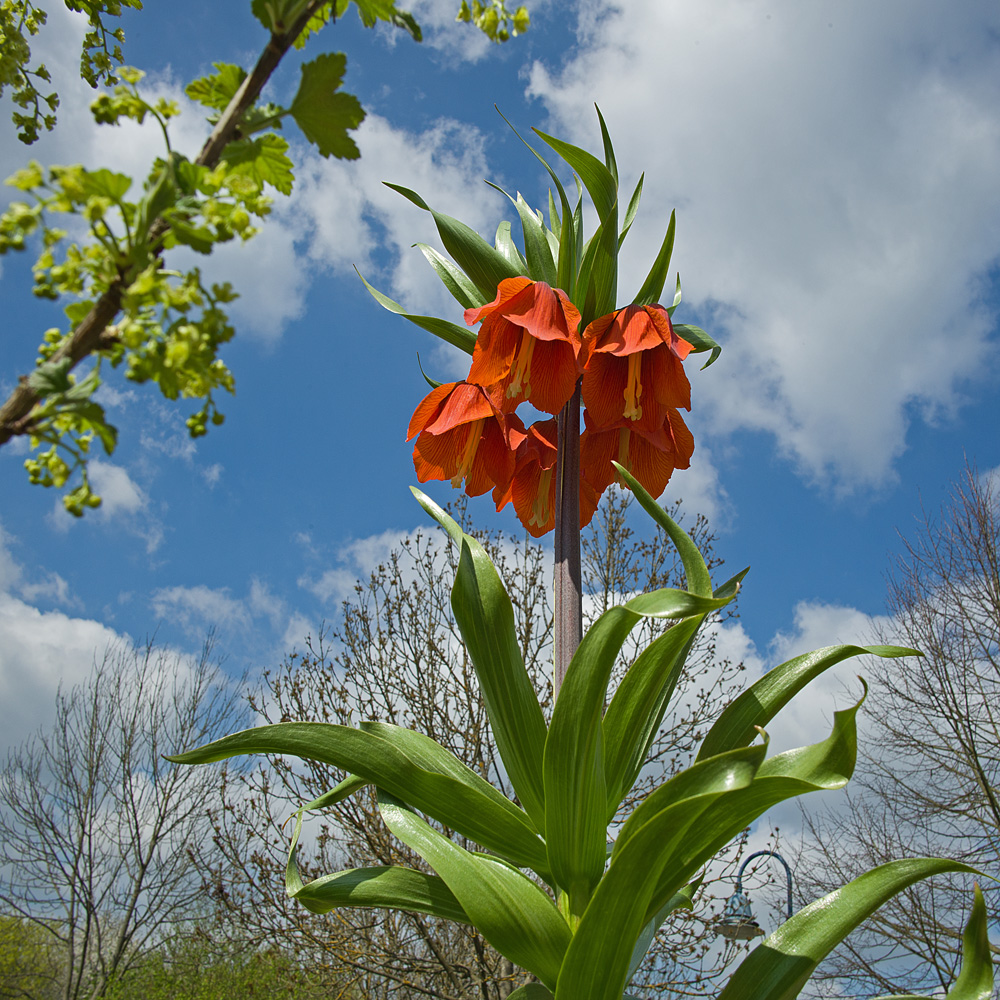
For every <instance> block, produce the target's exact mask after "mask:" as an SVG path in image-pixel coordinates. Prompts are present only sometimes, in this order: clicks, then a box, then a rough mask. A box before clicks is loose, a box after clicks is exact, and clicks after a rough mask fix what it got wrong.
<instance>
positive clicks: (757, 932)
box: [718, 851, 792, 941]
mask: <svg viewBox="0 0 1000 1000" xmlns="http://www.w3.org/2000/svg"><path fill="white" fill-rule="evenodd" d="M763 856H767V857H771V858H777V859H778V860H779V861H780V862H781V863H782V865H784V867H785V874H786V875H787V876H788V916H789V917H791V915H792V870H791V868H789V867H788V862H787V861H785V859H784V858H783V857H782V856H781V855H780V854H778V852H777V851H755V852H754V853H753V854H751V855H750V857H748V858H747V859H746V860H745V861H744V862H743V864H741V865H740V868H739V871H738V872H737V873H736V891H735V892H734V893H733V894H732V896H730V897H729V899H727V900H726V908H725V909H724V910H723V912H722V919H721V920H720V921H719V924H718V933H719V934H721V935H722V936H723V937H724V938H727V939H728V940H730V941H750V940H751V939H753V938H755V937H760V936H762V935H763V933H764V932H763V931H762V930H761V929H760V925H759V924H758V923H757V921H756V920H755V919H754V915H753V910H751V909H750V900H749V898H748V897H747V896H745V895H744V894H743V871H744V869H745V868H746V866H747V865H748V864H750V862H751V861H753V859H754V858H759V857H763Z"/></svg>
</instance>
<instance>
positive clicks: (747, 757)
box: [556, 693, 763, 1000]
mask: <svg viewBox="0 0 1000 1000" xmlns="http://www.w3.org/2000/svg"><path fill="white" fill-rule="evenodd" d="M561 697H562V694H561V693H560V698H561ZM557 707H558V702H557ZM762 756H763V748H762V747H754V748H752V749H741V750H738V751H736V752H734V753H732V754H726V755H723V756H722V757H717V758H713V760H711V761H705V762H704V763H703V764H700V765H695V766H693V767H691V768H689V769H688V770H687V771H684V772H682V773H681V774H679V775H676V776H675V777H674V778H671V779H670V781H668V782H667V783H666V784H664V785H661V786H660V788H659V789H657V791H656V792H654V793H653V794H652V795H651V796H649V797H647V799H646V801H645V802H644V803H643V804H642V805H641V806H640V807H639V809H637V810H636V812H635V813H633V815H632V817H631V818H630V820H629V821H628V822H627V823H626V825H625V827H623V828H622V830H621V832H620V833H619V835H618V840H617V841H616V843H615V851H614V852H613V854H612V857H611V863H610V864H609V865H608V870H607V873H606V874H605V876H604V878H603V879H602V880H601V882H600V883H599V885H598V886H597V888H596V890H595V891H594V894H593V897H592V898H591V900H590V903H589V905H588V906H587V908H586V910H585V911H584V913H583V916H582V918H581V920H580V924H579V926H578V928H577V930H576V933H575V934H574V936H573V941H572V942H571V944H570V946H569V949H568V950H567V952H566V957H565V959H564V960H563V968H562V972H561V973H560V976H559V984H558V988H557V989H556V1000H571V998H574V1000H575V998H579V997H586V998H587V1000H618V998H619V997H621V995H622V991H623V990H624V988H625V984H626V982H627V980H628V978H629V967H630V965H631V960H632V955H633V951H634V948H635V943H636V940H637V938H638V937H639V935H640V934H641V932H642V930H643V927H644V926H645V925H646V924H647V923H648V922H649V918H648V917H647V909H648V908H649V906H650V900H651V897H652V895H653V889H654V887H655V884H656V880H657V879H658V878H659V876H660V873H661V870H662V868H663V865H664V862H665V859H666V858H667V857H669V855H670V853H671V851H672V850H673V849H674V848H675V846H676V845H677V844H678V843H679V842H680V841H682V840H683V839H685V838H686V837H688V836H690V834H691V831H692V829H694V828H695V827H696V826H697V824H698V822H699V817H700V816H701V815H702V813H703V812H704V811H705V810H706V809H707V808H708V807H709V806H710V805H711V804H712V803H713V802H715V801H716V800H717V799H719V798H720V797H721V796H723V795H726V794H727V793H731V792H732V791H733V790H734V789H739V788H742V787H745V786H746V785H748V784H749V783H750V781H751V780H752V779H753V774H754V771H755V770H756V767H757V764H758V763H759V761H760V758H761V757H762ZM654 796H655V800H654ZM630 824H631V826H630ZM626 831H628V834H627V835H626ZM623 837H625V840H624V841H623ZM619 844H621V847H619ZM657 909H659V907H657Z"/></svg>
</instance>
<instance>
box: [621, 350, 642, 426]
mask: <svg viewBox="0 0 1000 1000" xmlns="http://www.w3.org/2000/svg"><path fill="white" fill-rule="evenodd" d="M641 373H642V354H641V352H639V351H637V352H636V353H635V354H630V355H629V356H628V382H627V383H626V385H625V413H624V416H625V417H627V418H628V419H629V420H641V419H642V406H641V405H640V403H639V397H640V396H642V383H641V382H640V381H639V377H640V375H641Z"/></svg>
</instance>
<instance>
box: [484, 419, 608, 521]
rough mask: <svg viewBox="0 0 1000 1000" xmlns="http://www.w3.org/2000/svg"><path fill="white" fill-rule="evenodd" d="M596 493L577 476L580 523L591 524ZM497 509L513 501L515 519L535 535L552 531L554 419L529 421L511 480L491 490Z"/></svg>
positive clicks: (554, 466) (554, 450)
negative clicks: (530, 423) (504, 485)
mask: <svg viewBox="0 0 1000 1000" xmlns="http://www.w3.org/2000/svg"><path fill="white" fill-rule="evenodd" d="M598 499H599V497H598V494H597V493H596V492H595V491H594V488H593V486H591V485H590V483H588V482H586V481H585V480H583V479H581V480H580V527H581V528H583V527H585V526H586V525H588V524H590V519H591V518H592V517H593V516H594V511H595V510H597V501H598ZM493 500H494V502H495V503H496V505H497V510H502V509H503V507H504V506H505V505H506V504H507V503H508V502H513V504H514V510H515V512H516V513H517V517H518V520H520V522H521V524H523V525H524V527H525V528H526V529H527V531H528V534H530V535H533V536H534V537H535V538H540V537H541V536H542V535H544V534H546V533H547V532H549V531H551V530H552V529H553V528H554V527H555V518H556V422H555V420H541V421H538V422H536V423H534V424H532V425H531V426H530V427H529V428H528V431H527V436H526V437H525V439H524V440H523V441H522V442H521V444H520V446H519V447H518V450H517V461H516V465H515V468H514V475H513V478H512V479H511V481H510V484H509V485H508V486H507V487H506V488H505V489H501V488H500V487H499V486H498V487H497V488H496V489H495V490H494V491H493Z"/></svg>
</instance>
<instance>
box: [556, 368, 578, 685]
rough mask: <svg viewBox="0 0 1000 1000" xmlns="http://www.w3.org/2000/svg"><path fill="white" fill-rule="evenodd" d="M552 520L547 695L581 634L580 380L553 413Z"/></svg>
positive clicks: (559, 679)
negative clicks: (549, 679) (552, 613)
mask: <svg viewBox="0 0 1000 1000" xmlns="http://www.w3.org/2000/svg"><path fill="white" fill-rule="evenodd" d="M556 449H557V451H556V523H555V550H556V553H555V572H554V574H553V576H554V590H555V595H554V599H553V603H554V608H555V616H554V620H553V629H552V632H553V635H552V646H553V650H552V694H553V698H555V697H558V695H559V688H560V687H562V682H563V678H564V677H565V676H566V668H567V667H568V666H569V661H570V660H571V659H572V658H573V654H574V653H575V652H576V649H577V646H579V645H580V641H581V640H582V638H583V587H582V576H581V572H580V383H579V382H577V384H576V391H575V392H574V393H573V395H572V396H571V397H570V400H569V402H568V403H567V404H566V405H565V406H564V407H563V408H562V410H561V411H560V413H559V416H558V417H556Z"/></svg>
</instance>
